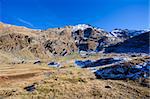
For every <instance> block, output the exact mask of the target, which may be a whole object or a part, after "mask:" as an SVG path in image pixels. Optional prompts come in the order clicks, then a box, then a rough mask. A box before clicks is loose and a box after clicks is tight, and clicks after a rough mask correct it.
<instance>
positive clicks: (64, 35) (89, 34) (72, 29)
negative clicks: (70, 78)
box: [0, 23, 148, 59]
mask: <svg viewBox="0 0 150 99" xmlns="http://www.w3.org/2000/svg"><path fill="white" fill-rule="evenodd" d="M132 32H133V31H132ZM139 32H140V31H138V33H139ZM140 33H141V32H140ZM140 33H139V34H140ZM142 33H143V31H142ZM131 34H132V33H131V32H129V30H121V29H115V30H113V31H112V32H106V31H104V30H103V29H100V28H95V27H92V26H90V25H86V24H79V25H76V26H66V27H64V28H50V29H47V30H33V29H28V28H26V27H21V26H13V25H9V24H4V23H0V52H1V53H3V52H7V53H10V55H11V57H15V58H17V59H41V58H42V59H46V58H49V57H53V56H65V55H69V54H71V53H74V52H80V51H86V52H91V51H93V52H99V51H102V50H103V49H104V48H106V47H108V46H113V45H115V44H117V43H120V42H124V41H125V40H127V39H129V38H131V37H132V36H133V35H135V34H136V33H135V32H134V34H133V35H131ZM141 39H142V38H141ZM143 39H144V37H143ZM135 40H137V39H135ZM147 43H148V42H147Z"/></svg>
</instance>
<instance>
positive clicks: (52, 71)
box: [0, 54, 150, 99]
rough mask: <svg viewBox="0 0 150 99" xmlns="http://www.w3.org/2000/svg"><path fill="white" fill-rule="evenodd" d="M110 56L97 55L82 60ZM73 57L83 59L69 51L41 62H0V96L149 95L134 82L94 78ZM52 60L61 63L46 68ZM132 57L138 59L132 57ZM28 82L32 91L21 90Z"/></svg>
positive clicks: (110, 98) (94, 98) (124, 98)
mask: <svg viewBox="0 0 150 99" xmlns="http://www.w3.org/2000/svg"><path fill="white" fill-rule="evenodd" d="M113 56H114V55H112V56H111V55H102V54H100V55H97V56H90V57H88V58H86V59H99V58H101V57H103V58H105V57H113ZM115 56H117V55H115ZM118 56H119V55H118ZM125 56H126V55H124V57H125ZM75 59H81V60H84V58H81V57H79V56H78V55H77V54H73V55H71V56H65V57H56V58H55V59H53V58H50V59H47V60H45V59H43V60H42V63H41V64H33V62H34V61H30V62H27V63H26V64H25V63H24V64H20V63H19V64H0V98H2V99H3V98H6V99H54V98H55V99H100V98H103V99H119V98H121V99H130V98H135V99H141V98H145V99H148V98H149V97H150V94H149V88H148V87H143V86H142V85H140V84H139V83H138V82H136V81H131V80H126V81H123V80H98V79H96V77H95V75H94V74H93V73H92V72H91V71H89V70H87V69H81V68H77V67H74V66H73V62H74V60H75ZM141 59H144V58H141ZM52 60H54V61H58V62H59V63H61V64H63V66H62V67H61V68H58V69H57V68H50V67H48V66H47V62H49V61H52ZM135 60H140V59H139V58H138V57H136V58H135ZM136 62H137V61H136ZM32 84H35V86H36V90H35V91H33V92H27V91H26V90H24V87H26V86H28V85H32Z"/></svg>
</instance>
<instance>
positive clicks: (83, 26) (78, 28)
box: [72, 24, 92, 32]
mask: <svg viewBox="0 0 150 99" xmlns="http://www.w3.org/2000/svg"><path fill="white" fill-rule="evenodd" d="M87 28H92V26H90V25H87V24H78V25H75V26H73V28H72V31H73V32H75V31H77V30H85V29H87Z"/></svg>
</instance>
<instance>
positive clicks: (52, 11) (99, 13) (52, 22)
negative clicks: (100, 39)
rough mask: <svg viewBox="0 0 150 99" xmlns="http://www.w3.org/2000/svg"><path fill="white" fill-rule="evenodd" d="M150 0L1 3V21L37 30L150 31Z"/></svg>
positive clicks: (12, 0)
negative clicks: (71, 27) (87, 26)
mask: <svg viewBox="0 0 150 99" xmlns="http://www.w3.org/2000/svg"><path fill="white" fill-rule="evenodd" d="M149 1H150V0H0V21H2V22H4V23H8V24H14V25H19V26H26V27H29V28H35V29H47V28H51V27H63V26H66V25H76V24H83V23H85V24H91V25H93V26H96V27H100V28H103V29H105V30H108V31H110V30H112V29H114V28H128V29H146V28H150V26H149V24H150V20H149V17H150V16H149V9H150V7H149V6H150V5H149Z"/></svg>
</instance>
